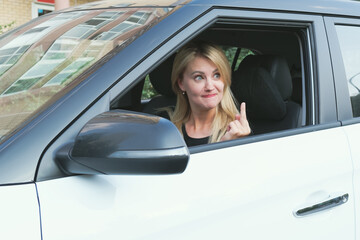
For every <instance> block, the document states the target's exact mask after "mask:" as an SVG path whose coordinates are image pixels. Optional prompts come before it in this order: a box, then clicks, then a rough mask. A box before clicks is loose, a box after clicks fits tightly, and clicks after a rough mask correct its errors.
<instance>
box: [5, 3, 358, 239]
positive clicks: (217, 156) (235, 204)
mask: <svg viewBox="0 0 360 240" xmlns="http://www.w3.org/2000/svg"><path fill="white" fill-rule="evenodd" d="M193 39H200V40H207V41H211V42H214V43H216V44H217V45H219V46H221V47H222V48H223V50H224V51H225V53H226V55H227V57H228V59H229V61H230V64H231V66H232V71H233V75H232V76H233V79H232V82H233V85H232V89H233V92H234V95H235V97H236V98H237V100H238V101H245V102H246V104H247V112H248V119H249V122H250V124H251V128H252V130H253V134H252V135H251V136H248V137H244V138H241V139H238V140H232V141H226V142H220V143H213V144H205V145H200V146H195V147H187V146H186V144H185V142H184V140H183V138H182V136H181V134H180V132H179V131H178V130H177V128H176V127H175V126H174V125H173V124H172V123H171V122H170V121H169V120H167V119H166V118H164V117H161V114H160V116H158V115H159V114H158V112H157V111H156V109H159V108H161V107H167V106H173V105H174V101H175V100H174V93H173V92H172V91H171V88H170V85H169V84H170V74H171V66H172V59H173V56H174V54H175V53H176V51H177V50H178V49H179V48H180V47H181V46H183V45H184V44H185V43H187V42H189V41H190V40H193ZM359 72H360V2H359V1H351V0H341V1H340V0H329V1H319V0H312V1H308V0H305V1H292V0H291V1H290V0H278V1H260V0H252V1H250V0H241V1H240V0H239V1H233V0H193V1H190V0H189V1H187V0H180V1H175V0H154V1H141V0H139V1H138V2H136V1H134V2H132V3H129V2H126V1H121V0H119V1H98V2H93V3H91V4H88V5H83V6H81V7H77V8H72V9H66V10H64V11H61V12H55V13H51V14H46V15H44V16H42V17H40V18H37V19H35V20H33V21H31V22H29V23H27V24H25V25H23V26H21V27H19V28H16V29H14V30H12V31H10V32H8V33H6V34H3V35H1V36H0V185H1V186H0V199H1V204H0V213H1V216H0V239H27V240H30V239H37V240H40V239H44V240H55V239H59V240H60V239H61V240H64V239H66V240H70V239H74V240H75V239H76V240H81V239H86V240H89V239H147V240H148V239H156V240H159V239H166V240H170V239H171V240H173V239H187V240H188V239H196V240H200V239H207V240H208V239H293V240H294V239H307V240H309V239H316V240H319V239H358V240H360V224H359V222H358V221H359V219H360V147H359V145H358V144H359V143H360V124H359V123H360V118H359V116H360V94H359V93H360V80H359V79H360V78H359V77H358V76H359Z"/></svg>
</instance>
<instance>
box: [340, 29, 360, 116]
mask: <svg viewBox="0 0 360 240" xmlns="http://www.w3.org/2000/svg"><path fill="white" fill-rule="evenodd" d="M336 31H337V35H338V39H339V43H340V48H341V54H342V58H343V61H344V67H345V71H346V78H347V81H348V88H349V95H350V100H351V106H352V111H353V116H354V117H360V27H356V26H345V25H337V26H336Z"/></svg>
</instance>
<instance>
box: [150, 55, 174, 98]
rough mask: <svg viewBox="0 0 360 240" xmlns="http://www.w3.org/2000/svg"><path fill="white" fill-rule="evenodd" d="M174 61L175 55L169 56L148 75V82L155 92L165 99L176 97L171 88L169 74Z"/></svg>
mask: <svg viewBox="0 0 360 240" xmlns="http://www.w3.org/2000/svg"><path fill="white" fill-rule="evenodd" d="M174 59H175V55H172V56H170V57H169V58H167V59H166V60H165V61H164V62H162V63H161V64H160V65H159V66H158V67H157V68H156V69H154V70H153V71H152V72H151V73H150V74H149V77H150V82H151V84H152V85H153V87H154V88H155V90H156V91H157V92H158V93H159V94H161V95H164V96H167V97H175V96H176V95H175V93H174V92H173V90H172V87H171V72H172V66H173V62H174Z"/></svg>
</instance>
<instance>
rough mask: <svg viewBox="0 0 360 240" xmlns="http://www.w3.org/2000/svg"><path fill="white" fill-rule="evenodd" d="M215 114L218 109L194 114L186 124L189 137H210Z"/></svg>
mask: <svg viewBox="0 0 360 240" xmlns="http://www.w3.org/2000/svg"><path fill="white" fill-rule="evenodd" d="M215 113H216V109H212V110H210V111H206V112H192V113H191V115H190V119H189V121H188V122H186V123H185V128H186V133H187V134H188V136H189V137H193V138H203V137H208V136H210V135H211V130H212V123H213V120H214V117H215Z"/></svg>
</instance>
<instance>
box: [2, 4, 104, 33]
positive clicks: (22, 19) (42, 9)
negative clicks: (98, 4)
mask: <svg viewBox="0 0 360 240" xmlns="http://www.w3.org/2000/svg"><path fill="white" fill-rule="evenodd" d="M95 1H97V0H0V34H1V33H3V32H6V31H8V30H9V29H11V28H14V27H17V26H20V25H22V24H24V23H26V22H28V21H30V20H31V19H33V18H36V17H39V16H41V15H44V14H47V13H49V12H52V11H55V10H61V9H64V8H68V7H74V6H77V5H80V4H84V3H90V2H95Z"/></svg>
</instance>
